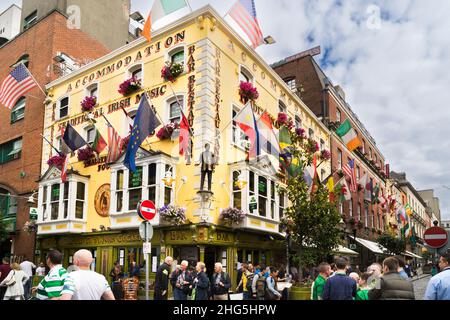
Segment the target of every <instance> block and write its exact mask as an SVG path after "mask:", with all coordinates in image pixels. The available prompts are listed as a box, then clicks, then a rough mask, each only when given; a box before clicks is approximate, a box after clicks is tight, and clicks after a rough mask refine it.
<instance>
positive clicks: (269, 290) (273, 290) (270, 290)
mask: <svg viewBox="0 0 450 320" xmlns="http://www.w3.org/2000/svg"><path fill="white" fill-rule="evenodd" d="M277 277H278V271H277V270H276V269H275V268H274V267H270V275H269V277H268V278H267V279H266V284H267V286H266V297H265V298H266V299H265V300H280V299H281V293H279V292H278V291H277V281H276V279H277Z"/></svg>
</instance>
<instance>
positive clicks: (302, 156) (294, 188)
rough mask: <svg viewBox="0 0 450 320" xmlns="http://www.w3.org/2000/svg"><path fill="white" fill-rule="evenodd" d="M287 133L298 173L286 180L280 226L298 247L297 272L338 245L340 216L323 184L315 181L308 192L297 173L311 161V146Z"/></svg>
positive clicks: (325, 255)
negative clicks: (285, 202)
mask: <svg viewBox="0 0 450 320" xmlns="http://www.w3.org/2000/svg"><path fill="white" fill-rule="evenodd" d="M289 132H290V135H291V140H292V143H293V148H291V150H290V152H291V154H292V158H293V159H298V163H299V170H298V171H299V172H300V174H299V175H297V176H295V177H293V176H290V177H289V178H288V181H287V187H286V190H285V192H286V194H287V196H288V198H289V204H290V207H288V208H287V209H286V217H285V218H284V222H285V223H284V226H285V227H286V231H287V232H290V233H291V236H292V240H293V242H294V243H295V244H296V248H298V249H299V250H297V255H298V266H299V272H300V274H301V271H302V268H303V267H308V266H314V265H316V264H317V263H319V262H321V261H323V260H326V259H327V258H328V257H329V256H330V255H331V253H332V251H333V249H334V248H335V247H336V246H337V245H338V244H340V241H341V231H340V230H339V228H338V225H339V222H340V220H341V216H340V214H339V212H338V209H337V206H336V203H331V202H330V201H329V191H328V189H327V188H326V187H325V186H324V185H322V184H321V183H317V186H316V187H314V192H312V193H311V192H310V188H309V187H308V184H307V183H306V181H305V179H304V178H303V174H301V173H303V172H304V171H305V168H306V167H307V166H309V165H311V164H312V162H313V157H314V153H315V149H314V148H312V147H311V146H310V143H309V142H308V141H305V140H304V139H302V138H301V137H299V136H298V134H297V133H296V132H293V131H292V130H289Z"/></svg>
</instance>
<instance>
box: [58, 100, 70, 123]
mask: <svg viewBox="0 0 450 320" xmlns="http://www.w3.org/2000/svg"><path fill="white" fill-rule="evenodd" d="M68 114H69V98H68V97H66V98H63V99H61V100H60V101H59V119H62V118H65V117H67V115H68Z"/></svg>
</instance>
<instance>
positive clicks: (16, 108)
mask: <svg viewBox="0 0 450 320" xmlns="http://www.w3.org/2000/svg"><path fill="white" fill-rule="evenodd" d="M20 103H22V105H19V104H20ZM26 104H27V98H26V97H25V96H22V97H20V98H19V100H17V102H16V104H15V105H14V107H13V108H12V109H11V124H13V123H16V122H19V121H20V120H23V119H25V107H26ZM19 111H22V113H21V115H19V116H16V114H17V113H19Z"/></svg>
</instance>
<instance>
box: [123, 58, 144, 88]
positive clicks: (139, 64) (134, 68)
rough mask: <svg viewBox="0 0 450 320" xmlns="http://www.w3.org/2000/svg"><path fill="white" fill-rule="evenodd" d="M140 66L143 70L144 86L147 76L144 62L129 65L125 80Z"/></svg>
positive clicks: (142, 81) (142, 79) (142, 80)
mask: <svg viewBox="0 0 450 320" xmlns="http://www.w3.org/2000/svg"><path fill="white" fill-rule="evenodd" d="M138 68H141V70H142V77H141V86H142V87H143V88H144V80H145V79H144V77H145V74H144V63H142V62H136V63H133V64H132V65H130V66H129V67H128V69H127V72H126V74H125V77H126V79H125V80H128V79H130V78H131V76H132V74H133V72H134V71H136V70H137V69H138Z"/></svg>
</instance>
